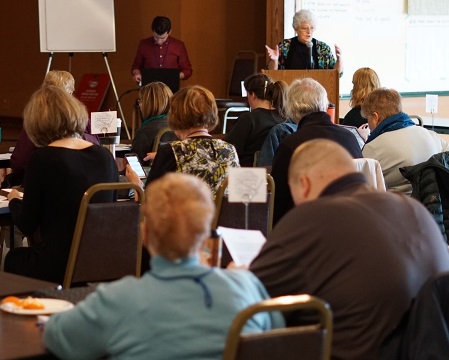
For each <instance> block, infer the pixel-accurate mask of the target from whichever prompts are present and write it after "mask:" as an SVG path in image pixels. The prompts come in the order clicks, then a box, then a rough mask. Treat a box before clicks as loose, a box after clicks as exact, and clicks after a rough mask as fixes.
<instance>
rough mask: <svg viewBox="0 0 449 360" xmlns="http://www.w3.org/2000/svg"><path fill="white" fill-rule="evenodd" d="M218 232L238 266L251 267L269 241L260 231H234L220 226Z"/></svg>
mask: <svg viewBox="0 0 449 360" xmlns="http://www.w3.org/2000/svg"><path fill="white" fill-rule="evenodd" d="M217 230H218V233H219V234H220V235H221V237H222V238H223V241H224V242H225V244H226V247H227V248H228V250H229V253H230V254H231V257H232V260H233V261H234V263H235V264H236V265H237V266H242V265H244V266H249V264H251V261H253V260H254V258H255V257H256V256H257V254H259V252H260V249H261V248H262V246H263V244H265V242H266V241H267V240H266V239H265V236H263V234H262V232H261V231H259V230H244V229H232V228H226V227H222V226H219V227H218V228H217Z"/></svg>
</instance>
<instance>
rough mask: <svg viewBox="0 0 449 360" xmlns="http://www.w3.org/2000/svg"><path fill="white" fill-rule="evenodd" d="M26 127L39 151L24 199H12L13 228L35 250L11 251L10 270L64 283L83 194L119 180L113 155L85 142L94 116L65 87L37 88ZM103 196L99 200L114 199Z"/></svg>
mask: <svg viewBox="0 0 449 360" xmlns="http://www.w3.org/2000/svg"><path fill="white" fill-rule="evenodd" d="M23 118H24V129H25V131H26V133H27V134H28V136H29V137H30V139H31V141H32V142H33V144H35V145H36V147H37V149H36V150H35V151H34V152H33V153H32V154H31V156H30V160H29V161H28V164H27V171H26V173H25V179H24V196H23V200H22V199H20V195H19V192H18V191H17V190H12V191H11V193H10V194H9V195H8V200H10V202H9V208H10V210H11V216H12V218H13V221H14V224H15V225H16V226H17V227H18V228H19V230H20V231H21V232H22V233H23V234H24V235H25V236H27V237H31V244H30V247H26V248H17V249H14V250H11V251H10V252H9V253H8V254H7V256H6V258H5V271H8V272H12V273H16V274H20V275H25V276H30V277H34V278H39V279H44V280H48V281H53V282H58V283H62V280H63V278H64V274H65V269H66V264H67V259H68V255H69V251H70V247H71V242H72V237H73V233H74V230H75V224H76V219H77V216H78V208H79V205H80V202H81V198H82V196H83V194H84V192H85V191H86V190H87V189H88V188H89V187H90V186H92V185H94V184H96V183H100V182H114V181H118V170H117V165H116V163H115V160H114V158H113V157H112V155H111V153H110V152H109V151H108V150H107V149H106V148H104V147H101V146H100V145H94V144H92V143H90V142H88V141H85V140H83V139H82V138H81V134H82V133H83V131H84V129H85V128H86V124H87V121H88V120H89V116H88V114H87V111H86V107H85V106H84V105H83V104H82V103H81V102H80V101H78V100H77V99H75V98H74V97H73V96H71V95H69V94H68V93H67V92H66V91H64V90H63V89H62V88H60V87H57V86H53V85H48V86H44V87H42V88H41V89H39V90H37V91H36V92H35V93H34V94H33V95H32V96H31V99H30V101H29V102H28V104H27V105H26V107H25V110H24V113H23ZM113 199H114V196H113V193H112V192H101V193H99V194H98V196H96V197H95V199H94V201H102V202H107V201H113Z"/></svg>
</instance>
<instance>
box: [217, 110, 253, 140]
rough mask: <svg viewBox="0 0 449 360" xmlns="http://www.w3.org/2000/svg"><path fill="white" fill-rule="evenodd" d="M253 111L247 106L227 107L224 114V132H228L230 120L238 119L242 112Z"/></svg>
mask: <svg viewBox="0 0 449 360" xmlns="http://www.w3.org/2000/svg"><path fill="white" fill-rule="evenodd" d="M248 111H251V109H250V108H249V107H247V106H236V107H229V108H227V109H226V111H225V113H224V116H223V134H226V132H227V131H228V120H237V119H238V118H239V116H240V114H237V113H242V112H248Z"/></svg>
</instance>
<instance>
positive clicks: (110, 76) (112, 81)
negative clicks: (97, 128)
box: [45, 52, 131, 140]
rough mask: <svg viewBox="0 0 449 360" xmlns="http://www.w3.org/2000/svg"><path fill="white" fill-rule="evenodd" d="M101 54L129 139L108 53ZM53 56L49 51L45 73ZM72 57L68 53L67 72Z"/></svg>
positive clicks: (71, 54) (128, 135)
mask: <svg viewBox="0 0 449 360" xmlns="http://www.w3.org/2000/svg"><path fill="white" fill-rule="evenodd" d="M102 54H103V59H104V62H105V65H106V69H107V70H108V74H109V78H110V79H111V85H112V89H113V91H114V95H115V100H116V102H117V107H118V110H119V111H120V114H121V119H122V120H123V121H122V123H123V125H124V127H125V131H126V136H127V137H128V140H131V135H130V133H129V130H128V125H127V124H126V120H125V114H124V113H123V110H122V105H121V104H120V101H119V96H118V93H117V88H116V87H115V83H114V77H113V76H112V72H111V67H110V66H109V62H108V54H107V53H106V52H103V53H102ZM53 57H54V52H50V53H49V56H48V64H47V71H46V72H45V74H47V73H48V72H49V71H50V68H51V62H52V61H53ZM72 57H73V53H69V59H70V62H69V72H70V68H71V58H72Z"/></svg>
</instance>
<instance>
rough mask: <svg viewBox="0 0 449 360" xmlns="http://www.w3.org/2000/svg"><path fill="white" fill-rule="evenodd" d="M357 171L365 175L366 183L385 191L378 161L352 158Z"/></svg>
mask: <svg viewBox="0 0 449 360" xmlns="http://www.w3.org/2000/svg"><path fill="white" fill-rule="evenodd" d="M354 163H355V166H356V168H357V171H359V172H361V173H362V174H363V175H365V178H366V180H367V181H368V184H370V185H371V186H373V187H374V188H376V189H378V190H383V191H386V187H385V179H384V175H383V173H382V168H381V166H380V163H379V161H377V160H376V159H369V158H360V159H354Z"/></svg>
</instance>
